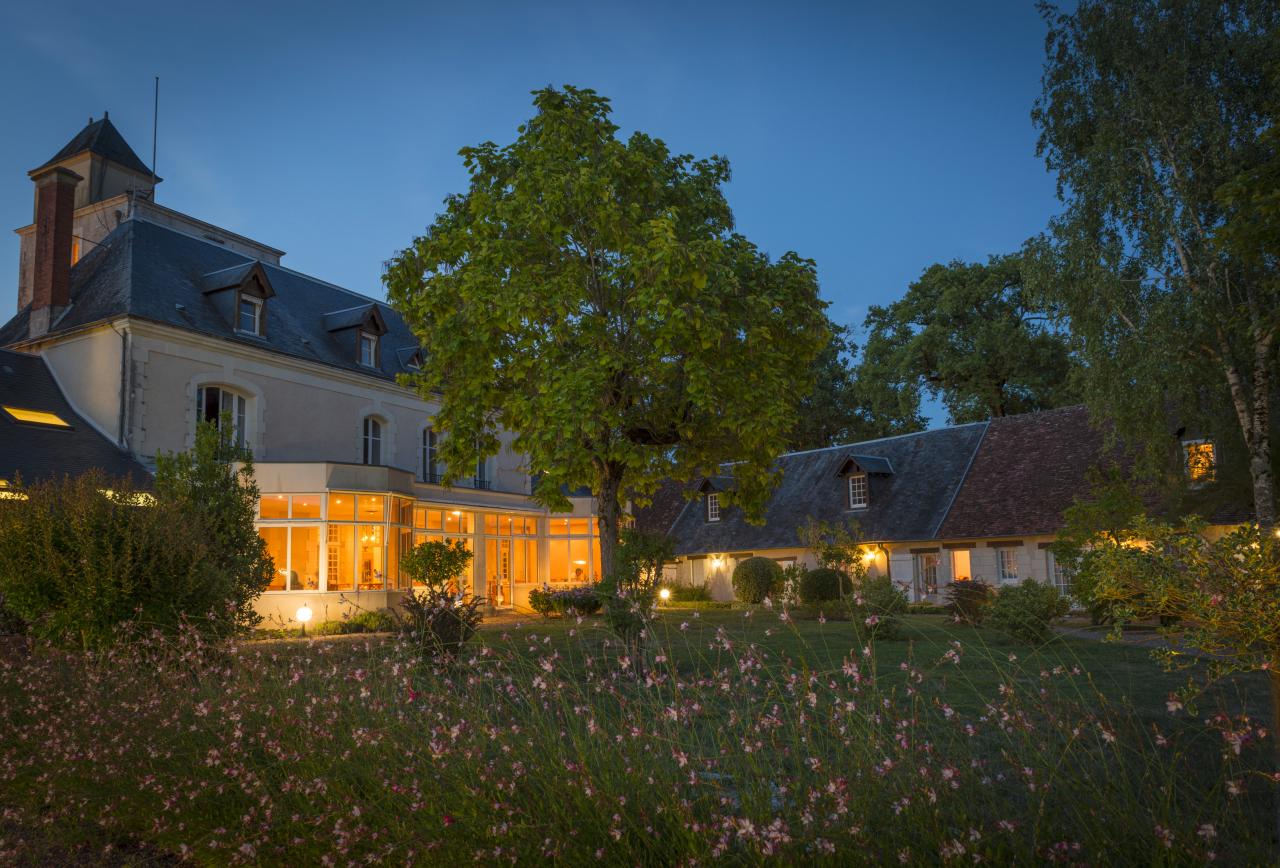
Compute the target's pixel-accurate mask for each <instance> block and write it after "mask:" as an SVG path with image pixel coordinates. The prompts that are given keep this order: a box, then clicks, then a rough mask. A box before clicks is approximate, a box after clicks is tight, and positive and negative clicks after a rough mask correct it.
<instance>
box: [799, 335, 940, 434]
mask: <svg viewBox="0 0 1280 868" xmlns="http://www.w3.org/2000/svg"><path fill="white" fill-rule="evenodd" d="M830 331H831V336H830V339H829V340H828V341H827V344H826V346H824V347H823V348H822V350H821V352H819V353H818V355H817V356H816V357H815V358H814V360H813V363H812V373H813V382H814V385H813V390H812V391H811V392H810V393H809V394H807V395H805V396H804V397H803V398H801V400H800V403H799V406H798V407H797V409H796V424H795V427H794V428H793V429H792V432H791V436H790V442H789V445H788V448H789V449H791V450H794V451H800V450H804V449H822V448H824V447H827V446H835V445H838V444H841V443H853V442H856V441H859V440H871V439H874V438H876V437H892V436H894V435H897V434H909V433H911V432H912V431H922V430H924V427H925V420H924V417H923V416H922V415H921V414H920V394H919V391H918V390H916V391H913V390H909V389H908V390H901V391H894V390H892V389H891V388H890V387H888V386H887V385H886V383H885V381H884V380H882V379H879V378H870V379H868V378H862V377H859V376H858V369H857V367H856V365H855V363H854V357H855V356H856V355H857V351H858V347H857V345H856V344H854V342H853V341H852V340H850V339H849V329H848V328H847V327H845V326H841V325H836V324H834V323H832V324H830Z"/></svg>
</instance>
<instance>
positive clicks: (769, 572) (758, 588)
mask: <svg viewBox="0 0 1280 868" xmlns="http://www.w3.org/2000/svg"><path fill="white" fill-rule="evenodd" d="M781 586H782V567H780V566H778V564H777V563H776V562H775V561H771V560H769V559H768V558H762V557H754V558H747V559H746V560H745V561H742V562H741V563H739V564H738V565H737V566H736V567H734V569H733V594H734V596H735V597H737V598H738V599H739V600H740V601H741V602H743V603H759V602H761V601H763V600H764V598H765V597H767V596H769V594H771V593H772V592H773V591H774V590H775V589H777V588H780V587H781Z"/></svg>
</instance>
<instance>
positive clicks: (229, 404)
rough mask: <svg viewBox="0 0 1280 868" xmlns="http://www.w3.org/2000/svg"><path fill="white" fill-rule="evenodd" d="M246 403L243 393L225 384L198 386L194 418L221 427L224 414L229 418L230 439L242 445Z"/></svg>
mask: <svg viewBox="0 0 1280 868" xmlns="http://www.w3.org/2000/svg"><path fill="white" fill-rule="evenodd" d="M247 403H248V402H247V401H246V400H245V397H244V395H241V394H239V393H238V392H233V391H231V390H230V389H228V388H226V387H225V386H200V387H199V388H197V389H196V419H197V420H198V421H201V422H212V423H213V424H214V425H217V426H218V428H219V429H221V428H222V423H223V415H224V414H225V415H226V416H227V417H229V418H230V420H231V430H232V431H233V432H234V435H233V437H232V439H233V440H234V442H235V444H236V445H237V446H244V442H245V440H244V438H245V421H246V418H247V413H246V410H245V408H246V405H247Z"/></svg>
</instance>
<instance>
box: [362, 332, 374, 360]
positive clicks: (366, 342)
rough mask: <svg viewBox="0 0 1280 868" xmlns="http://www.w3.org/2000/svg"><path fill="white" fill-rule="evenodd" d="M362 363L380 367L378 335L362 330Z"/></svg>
mask: <svg viewBox="0 0 1280 868" xmlns="http://www.w3.org/2000/svg"><path fill="white" fill-rule="evenodd" d="M360 364H362V365H364V366H365V367H366V368H376V367H378V336H377V335H375V334H370V333H369V332H360Z"/></svg>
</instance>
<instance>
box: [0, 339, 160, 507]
mask: <svg viewBox="0 0 1280 868" xmlns="http://www.w3.org/2000/svg"><path fill="white" fill-rule="evenodd" d="M0 405H3V406H6V407H16V408H19V409H22V410H38V411H42V412H45V413H53V414H55V415H57V416H58V417H60V418H61V419H62V420H63V421H64V422H66V423H68V425H69V426H70V427H67V428H61V427H52V426H48V425H35V424H30V423H26V422H19V421H17V420H15V419H14V418H13V417H12V416H10V415H9V414H8V413H6V412H4V411H3V410H0V479H6V480H8V481H9V482H11V483H12V482H13V480H14V477H15V476H21V477H22V480H23V482H37V481H40V480H43V479H50V478H55V477H58V476H62V475H64V474H68V475H72V476H78V475H79V474H82V473H84V472H85V471H87V470H91V469H94V468H96V469H99V470H103V471H105V472H106V473H107V474H108V475H109V476H112V477H115V478H120V477H129V478H131V479H132V480H133V481H134V484H135V485H138V486H146V485H149V484H150V478H151V477H150V476H149V475H148V474H147V471H146V469H145V468H143V466H142V465H141V464H139V463H138V462H136V461H134V460H133V459H132V458H131V457H130V456H129V454H128V453H127V452H125V451H124V450H122V449H120V448H118V447H117V446H116V445H115V444H114V443H112V442H111V441H110V440H108V439H107V438H106V437H103V436H102V435H101V434H100V433H98V431H96V430H95V429H94V428H93V427H91V426H90V425H89V423H88V422H86V421H85V420H84V419H83V418H82V417H81V416H80V415H79V414H77V413H76V412H75V411H74V410H73V409H71V405H70V404H69V403H67V399H66V397H65V396H64V395H63V394H62V390H61V389H59V388H58V384H57V382H56V381H55V380H54V379H53V374H52V373H51V372H50V371H49V368H48V367H47V366H46V365H45V362H44V359H42V358H40V357H39V356H33V355H29V354H27V353H16V352H13V351H12V350H3V349H0Z"/></svg>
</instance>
